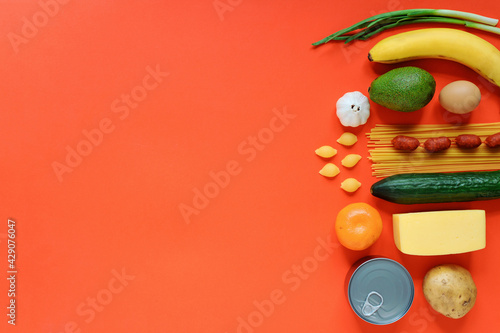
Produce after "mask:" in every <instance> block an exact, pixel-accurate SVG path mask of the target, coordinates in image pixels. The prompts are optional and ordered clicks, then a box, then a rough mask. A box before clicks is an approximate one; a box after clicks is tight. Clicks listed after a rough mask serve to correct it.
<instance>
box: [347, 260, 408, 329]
mask: <svg viewBox="0 0 500 333" xmlns="http://www.w3.org/2000/svg"><path fill="white" fill-rule="evenodd" d="M346 284H347V286H346V292H347V298H348V300H349V304H350V305H351V308H352V309H353V311H354V313H356V315H358V317H360V318H361V319H363V320H364V321H366V322H368V323H370V324H375V325H388V324H392V323H394V322H396V321H398V320H399V319H401V318H403V316H404V315H405V314H406V313H407V312H408V310H410V307H411V305H412V303H413V297H414V293H415V286H414V284H413V279H412V278H411V275H410V273H408V271H407V270H406V268H404V267H403V266H402V265H401V264H400V263H398V262H397V261H394V260H392V259H388V258H382V257H366V258H363V259H361V260H359V261H358V262H356V263H355V264H354V265H353V266H352V267H351V269H350V270H349V272H348V273H347V276H346Z"/></svg>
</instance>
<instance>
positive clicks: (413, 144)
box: [391, 135, 420, 151]
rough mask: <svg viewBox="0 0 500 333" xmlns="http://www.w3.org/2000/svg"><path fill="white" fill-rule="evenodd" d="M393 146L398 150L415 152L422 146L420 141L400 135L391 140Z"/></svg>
mask: <svg viewBox="0 0 500 333" xmlns="http://www.w3.org/2000/svg"><path fill="white" fill-rule="evenodd" d="M391 143H392V146H393V147H394V148H395V149H397V150H408V151H413V150H415V149H417V148H418V146H420V141H418V139H416V138H413V137H411V136H405V135H398V136H396V137H394V139H392V140H391Z"/></svg>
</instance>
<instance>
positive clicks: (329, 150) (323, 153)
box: [314, 146, 337, 158]
mask: <svg viewBox="0 0 500 333" xmlns="http://www.w3.org/2000/svg"><path fill="white" fill-rule="evenodd" d="M314 152H315V153H316V155H318V156H319V157H323V158H330V157H333V156H335V155H336V154H337V149H335V148H333V147H330V146H321V147H319V148H318V149H316V150H315V151H314Z"/></svg>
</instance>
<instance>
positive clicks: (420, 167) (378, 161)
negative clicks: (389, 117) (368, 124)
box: [367, 122, 500, 177]
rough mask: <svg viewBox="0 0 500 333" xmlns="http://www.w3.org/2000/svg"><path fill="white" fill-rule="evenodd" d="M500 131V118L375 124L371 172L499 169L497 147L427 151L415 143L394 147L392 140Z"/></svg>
mask: <svg viewBox="0 0 500 333" xmlns="http://www.w3.org/2000/svg"><path fill="white" fill-rule="evenodd" d="M498 132H500V122H498V123H486V124H466V125H376V126H375V127H374V128H373V129H372V130H371V131H370V132H369V133H367V136H368V148H369V154H370V157H369V159H370V160H371V161H372V174H373V175H374V176H377V177H387V176H391V175H394V174H400V173H414V172H418V173H428V172H458V171H484V170H495V169H500V149H498V148H489V147H487V146H486V145H484V144H482V145H481V146H479V147H478V148H475V149H460V148H458V147H456V145H455V144H452V146H451V147H450V148H449V149H447V150H445V151H441V152H437V153H429V152H427V151H426V150H425V149H424V148H422V147H418V148H417V149H416V150H414V151H411V152H409V151H401V150H396V149H394V147H393V146H392V143H391V140H392V139H393V138H394V137H395V136H397V135H405V136H411V137H414V138H417V139H418V140H420V141H425V140H426V139H429V138H436V137H443V136H444V137H448V138H449V139H450V140H451V141H452V142H453V140H454V138H456V137H457V136H459V135H461V134H475V135H477V136H479V137H480V138H481V140H482V141H484V140H485V139H486V138H487V137H488V136H490V135H492V134H495V133H498Z"/></svg>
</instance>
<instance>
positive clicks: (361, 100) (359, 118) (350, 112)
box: [337, 91, 370, 127]
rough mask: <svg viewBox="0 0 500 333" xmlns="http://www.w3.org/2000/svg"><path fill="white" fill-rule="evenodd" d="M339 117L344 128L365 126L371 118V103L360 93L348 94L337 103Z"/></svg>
mask: <svg viewBox="0 0 500 333" xmlns="http://www.w3.org/2000/svg"><path fill="white" fill-rule="evenodd" d="M337 117H339V120H340V122H341V123H342V125H344V126H348V127H358V126H359V125H364V124H366V122H367V121H368V118H369V117H370V102H369V101H368V98H367V97H366V96H365V95H363V94H362V93H360V92H359V91H353V92H348V93H346V94H344V96H342V97H341V98H339V100H338V101H337Z"/></svg>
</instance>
